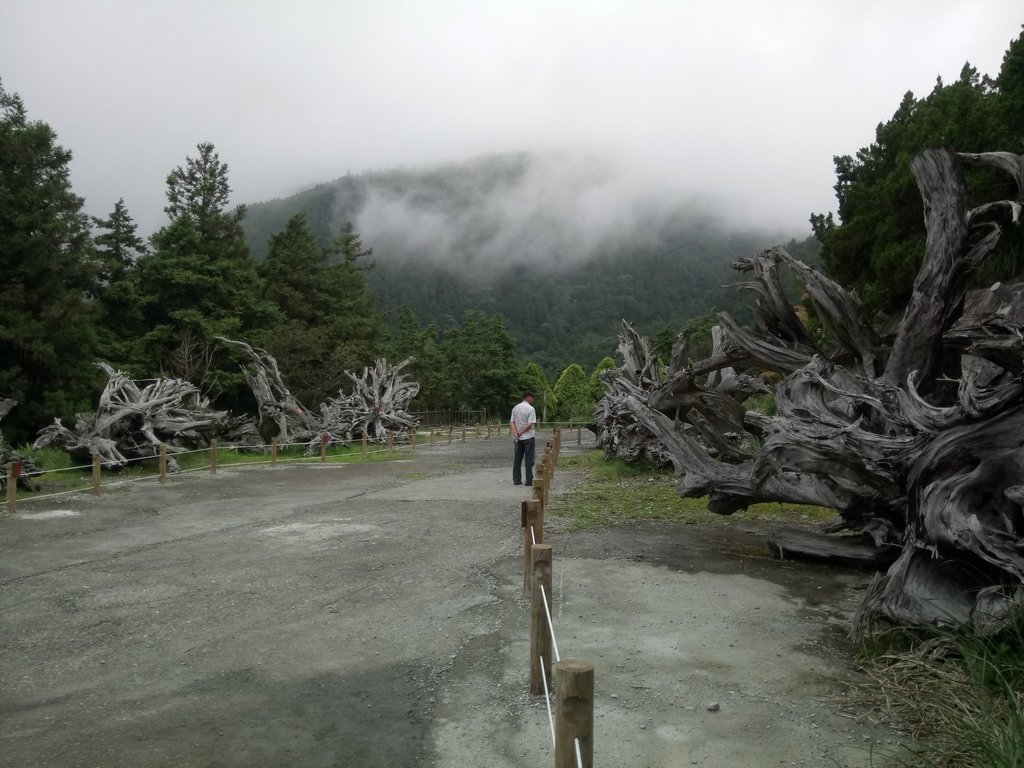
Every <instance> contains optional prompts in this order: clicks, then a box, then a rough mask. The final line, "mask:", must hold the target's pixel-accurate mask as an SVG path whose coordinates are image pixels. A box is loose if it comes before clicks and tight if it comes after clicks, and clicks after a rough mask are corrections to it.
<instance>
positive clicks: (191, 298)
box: [139, 143, 278, 406]
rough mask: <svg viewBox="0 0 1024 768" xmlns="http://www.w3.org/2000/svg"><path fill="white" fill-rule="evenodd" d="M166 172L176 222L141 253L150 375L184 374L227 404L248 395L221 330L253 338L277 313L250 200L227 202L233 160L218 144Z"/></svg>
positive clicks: (144, 347)
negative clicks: (265, 280) (252, 235)
mask: <svg viewBox="0 0 1024 768" xmlns="http://www.w3.org/2000/svg"><path fill="white" fill-rule="evenodd" d="M197 148H198V150H199V154H198V156H197V157H196V158H188V159H187V160H186V164H185V166H184V167H181V166H179V167H178V168H176V169H175V170H173V171H172V172H171V173H170V174H169V175H168V176H167V201H168V204H167V206H166V207H165V209H164V210H165V211H166V212H167V214H168V216H170V219H171V220H170V222H169V223H168V224H167V225H166V226H164V227H163V228H162V229H160V230H159V231H158V232H157V233H156V234H154V235H153V237H152V253H151V254H149V255H148V256H145V257H144V258H142V259H141V260H140V261H139V282H140V293H141V298H142V302H143V304H142V309H143V317H144V320H145V323H146V325H147V327H148V328H149V331H148V332H147V334H146V335H145V337H144V338H143V340H142V351H143V355H144V362H145V364H146V365H147V366H148V367H149V373H150V375H153V374H156V373H165V374H168V375H173V376H178V377H181V378H185V379H187V380H189V381H191V382H192V383H194V384H196V385H197V386H200V387H201V388H203V389H205V390H207V391H209V392H211V393H213V394H218V393H222V392H223V393H226V394H227V396H228V398H227V401H226V404H227V405H229V406H230V405H231V404H232V400H235V399H237V398H239V397H243V398H244V397H245V395H246V392H245V389H244V382H243V378H242V376H241V374H240V373H239V372H238V366H237V363H235V362H232V361H231V360H229V359H227V358H226V357H224V356H222V355H221V354H220V347H219V345H218V344H217V342H216V337H217V336H226V337H228V338H235V339H239V338H240V339H246V338H251V337H252V336H253V335H254V334H258V333H259V332H260V331H261V330H265V329H267V328H269V327H271V326H272V325H273V324H274V323H275V322H276V320H277V318H278V313H277V310H276V309H275V307H274V305H273V304H272V303H271V302H269V301H267V300H266V299H265V298H264V296H263V290H262V286H261V281H260V278H259V275H258V273H257V272H256V265H255V263H254V262H253V261H252V259H251V258H250V257H249V249H248V246H247V245H246V243H245V238H244V237H243V235H242V229H241V220H242V217H243V216H244V215H245V208H244V207H242V206H239V207H237V208H235V209H233V210H229V209H228V199H229V195H230V191H231V188H230V186H229V185H228V166H227V165H226V164H224V163H222V162H221V161H220V158H219V156H218V155H217V153H216V151H215V150H214V147H213V145H212V144H208V143H207V144H199V145H198V147H197Z"/></svg>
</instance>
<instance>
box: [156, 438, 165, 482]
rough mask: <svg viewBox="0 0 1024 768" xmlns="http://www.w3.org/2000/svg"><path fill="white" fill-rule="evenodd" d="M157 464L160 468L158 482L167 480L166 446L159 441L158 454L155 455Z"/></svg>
mask: <svg viewBox="0 0 1024 768" xmlns="http://www.w3.org/2000/svg"><path fill="white" fill-rule="evenodd" d="M157 466H158V467H159V468H160V482H161V483H166V482H167V446H166V445H164V444H163V443H160V455H159V456H158V457H157Z"/></svg>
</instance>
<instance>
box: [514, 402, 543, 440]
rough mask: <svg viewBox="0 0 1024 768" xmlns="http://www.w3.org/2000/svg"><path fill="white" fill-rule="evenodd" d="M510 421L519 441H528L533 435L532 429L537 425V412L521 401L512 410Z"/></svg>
mask: <svg viewBox="0 0 1024 768" xmlns="http://www.w3.org/2000/svg"><path fill="white" fill-rule="evenodd" d="M510 421H511V422H512V424H513V425H514V426H515V432H516V433H518V435H519V439H520V440H529V439H530V438H531V437H533V436H534V434H535V432H534V429H533V428H534V426H535V425H536V424H537V411H536V410H535V409H534V407H533V406H532V405H530V404H529V403H528V402H526V401H525V400H523V401H522V402H521V403H519V404H518V405H516V407H515V408H513V409H512V418H511V419H510Z"/></svg>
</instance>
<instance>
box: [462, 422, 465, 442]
mask: <svg viewBox="0 0 1024 768" xmlns="http://www.w3.org/2000/svg"><path fill="white" fill-rule="evenodd" d="M462 442H466V425H465V424H463V425H462Z"/></svg>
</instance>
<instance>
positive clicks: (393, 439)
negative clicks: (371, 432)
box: [387, 430, 395, 451]
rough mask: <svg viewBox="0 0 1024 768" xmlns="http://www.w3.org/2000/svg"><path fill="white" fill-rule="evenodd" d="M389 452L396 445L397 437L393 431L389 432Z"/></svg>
mask: <svg viewBox="0 0 1024 768" xmlns="http://www.w3.org/2000/svg"><path fill="white" fill-rule="evenodd" d="M387 435H388V450H389V451H390V450H391V448H392V446H393V445H394V444H395V435H394V433H393V432H392V431H391V430H388V432H387Z"/></svg>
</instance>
